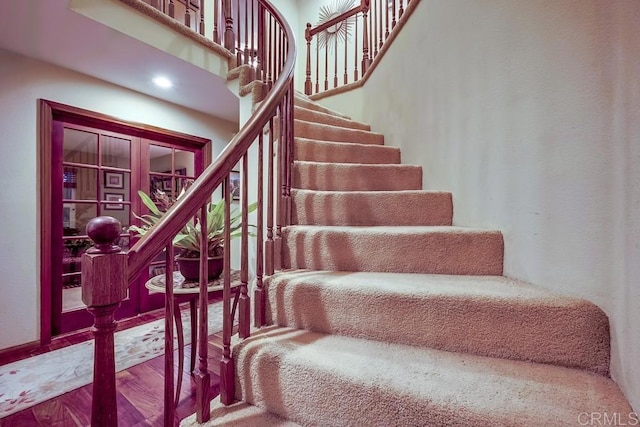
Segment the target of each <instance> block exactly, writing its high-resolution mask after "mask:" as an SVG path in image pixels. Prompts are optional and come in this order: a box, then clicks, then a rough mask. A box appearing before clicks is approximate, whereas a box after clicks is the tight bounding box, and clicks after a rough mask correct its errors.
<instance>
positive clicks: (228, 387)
mask: <svg viewBox="0 0 640 427" xmlns="http://www.w3.org/2000/svg"><path fill="white" fill-rule="evenodd" d="M223 188H224V241H225V250H224V267H223V270H222V274H223V278H224V285H223V287H222V359H221V360H220V402H222V403H223V404H224V405H231V404H232V403H233V399H234V396H235V381H234V377H235V373H234V366H233V358H232V355H231V332H232V329H233V319H232V318H231V246H230V245H229V242H231V226H230V223H231V181H230V180H229V175H227V176H226V177H225V179H224V186H223Z"/></svg>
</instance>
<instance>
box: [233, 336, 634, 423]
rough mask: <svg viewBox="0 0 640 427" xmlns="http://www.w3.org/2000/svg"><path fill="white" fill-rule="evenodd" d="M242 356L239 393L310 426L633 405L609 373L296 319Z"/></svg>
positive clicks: (243, 349)
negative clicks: (358, 333)
mask: <svg viewBox="0 0 640 427" xmlns="http://www.w3.org/2000/svg"><path fill="white" fill-rule="evenodd" d="M386 326H390V325H386ZM234 359H235V364H236V372H237V377H238V378H237V381H236V397H237V398H241V399H243V400H245V401H247V402H248V403H250V404H253V405H257V406H259V407H261V408H264V409H266V410H268V411H269V412H272V413H274V414H277V415H279V416H281V417H283V418H287V419H290V420H292V421H294V422H297V423H299V424H302V425H321V426H350V425H352V426H419V425H420V426H526V427H529V426H559V425H563V426H564V425H577V423H578V420H579V418H578V417H579V416H580V414H583V413H587V414H590V413H594V412H595V413H600V414H602V413H605V412H606V413H609V414H612V413H619V414H623V415H624V416H626V415H628V414H629V413H631V412H632V408H631V407H630V406H629V404H628V403H627V401H626V399H625V397H624V395H623V394H622V393H621V392H620V390H619V389H618V388H617V386H616V385H615V383H614V382H613V381H611V380H610V379H609V378H606V377H604V376H601V375H596V374H592V373H588V372H584V371H579V370H575V369H569V368H563V367H557V366H550V365H544V364H535V363H530V362H522V361H513V360H506V359H496V358H490V357H484V356H477V355H470V354H463V353H449V352H445V351H441V350H435V349H426V348H419V347H411V346H406V345H401V344H391V343H384V342H376V341H369V340H364V339H358V338H353V337H344V336H338V335H324V334H321V333H315V332H310V331H304V330H296V329H290V328H277V327H272V328H263V329H261V330H259V331H257V333H255V335H253V336H252V337H251V338H249V339H247V340H245V341H244V342H242V343H240V344H239V345H238V346H236V347H235V348H234Z"/></svg>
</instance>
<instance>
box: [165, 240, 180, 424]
mask: <svg viewBox="0 0 640 427" xmlns="http://www.w3.org/2000/svg"><path fill="white" fill-rule="evenodd" d="M165 250H166V258H165V262H164V266H165V272H166V273H165V274H166V275H165V299H164V425H166V426H168V425H171V424H173V423H174V422H175V407H176V406H177V404H178V399H179V394H180V385H178V388H177V390H175V392H174V379H173V375H174V372H173V371H174V369H173V338H174V333H173V320H174V319H175V318H176V315H178V316H179V315H180V313H176V312H175V308H176V304H174V297H173V263H174V258H175V257H174V253H173V245H171V244H169V245H167V247H166V249H165ZM181 362H182V361H181Z"/></svg>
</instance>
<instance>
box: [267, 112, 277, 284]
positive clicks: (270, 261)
mask: <svg viewBox="0 0 640 427" xmlns="http://www.w3.org/2000/svg"><path fill="white" fill-rule="evenodd" d="M273 128H274V126H273V117H271V119H270V120H269V148H268V153H267V242H266V244H265V255H266V264H267V265H266V273H267V276H271V275H272V274H273V272H274V269H275V266H274V264H275V262H274V261H275V247H274V246H275V244H274V240H273V210H274V206H273V202H274V200H273V193H274V186H273V184H274V179H273V174H274V170H273V169H274V168H273V166H274V164H273V156H274V150H273V148H274V147H273V144H274V137H273V130H274V129H273Z"/></svg>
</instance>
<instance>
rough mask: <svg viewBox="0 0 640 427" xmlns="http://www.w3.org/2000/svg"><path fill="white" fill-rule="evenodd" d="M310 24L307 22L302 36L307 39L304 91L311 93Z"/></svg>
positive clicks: (307, 93)
mask: <svg viewBox="0 0 640 427" xmlns="http://www.w3.org/2000/svg"><path fill="white" fill-rule="evenodd" d="M310 31H311V24H310V23H309V22H307V29H306V30H305V31H304V38H305V39H306V40H307V71H306V73H305V74H306V78H305V81H304V93H305V94H306V95H311V91H312V88H311V86H312V83H311V34H310Z"/></svg>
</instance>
